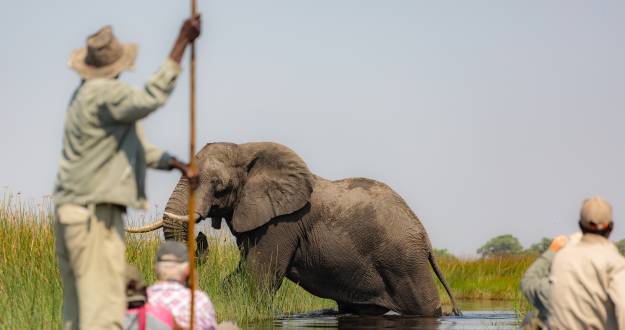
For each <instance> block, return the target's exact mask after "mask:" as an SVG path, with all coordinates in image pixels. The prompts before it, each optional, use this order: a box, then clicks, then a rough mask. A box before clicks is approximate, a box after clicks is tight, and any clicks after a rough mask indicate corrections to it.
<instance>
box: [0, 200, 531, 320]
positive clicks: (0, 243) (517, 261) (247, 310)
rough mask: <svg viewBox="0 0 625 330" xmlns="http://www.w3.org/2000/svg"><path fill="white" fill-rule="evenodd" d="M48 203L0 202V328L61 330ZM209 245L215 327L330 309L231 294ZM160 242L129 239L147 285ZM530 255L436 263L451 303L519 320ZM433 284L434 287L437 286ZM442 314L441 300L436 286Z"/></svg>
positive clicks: (222, 246) (223, 237)
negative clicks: (506, 307) (486, 306)
mask: <svg viewBox="0 0 625 330" xmlns="http://www.w3.org/2000/svg"><path fill="white" fill-rule="evenodd" d="M50 210H51V205H50V204H49V203H45V202H44V203H41V204H32V205H30V204H26V203H16V202H12V201H11V200H10V199H7V198H5V199H4V201H3V202H0V238H1V239H0V328H3V329H5V328H10V329H17V328H21V329H26V328H28V329H41V328H60V327H61V303H62V289H61V283H60V277H59V274H58V267H57V262H56V258H55V253H54V233H53V221H52V215H51V212H50ZM222 232H223V233H222V234H220V235H217V236H215V237H210V239H209V253H208V255H207V256H206V258H205V259H204V260H203V262H202V263H201V264H200V265H199V267H198V274H199V284H200V288H201V289H202V290H205V291H207V292H208V294H209V296H210V297H211V299H212V301H213V303H214V305H215V309H216V312H217V315H218V317H219V319H220V320H236V321H237V322H239V323H240V324H243V325H244V324H246V323H248V322H255V321H258V320H270V319H272V318H274V317H276V316H280V315H292V314H295V313H302V312H308V311H316V310H320V309H328V308H330V309H336V304H335V303H334V302H333V301H331V300H327V299H321V298H318V297H315V296H313V295H311V294H309V293H307V292H306V291H304V290H303V289H301V288H300V287H298V286H297V285H295V284H294V283H291V282H290V281H288V280H285V281H284V283H283V285H282V287H281V288H280V290H279V291H278V293H277V295H276V296H275V297H273V298H272V297H271V296H270V295H269V294H268V292H266V291H265V290H264V289H262V288H261V287H259V286H257V285H256V284H255V283H254V281H252V280H250V279H249V278H247V277H246V276H240V277H236V278H233V279H232V281H231V284H230V288H229V290H224V289H223V288H222V285H221V284H222V281H223V279H224V278H225V277H226V276H227V275H228V274H230V273H231V272H232V271H233V270H234V269H235V267H236V265H237V263H238V260H239V255H238V251H237V249H236V246H235V245H234V244H233V243H232V241H231V239H230V236H229V234H227V233H226V232H225V231H222ZM159 242H160V237H159V236H158V235H156V234H150V235H139V236H128V237H127V239H126V244H127V257H128V260H129V262H130V263H133V264H136V265H137V266H138V267H139V269H140V270H141V272H142V273H143V275H144V276H145V279H146V281H147V282H148V283H152V282H153V281H154V279H155V276H154V272H153V270H152V266H153V258H154V255H155V252H156V249H157V247H158V244H159ZM533 258H534V257H533V256H527V255H526V256H499V257H493V258H480V259H462V258H456V257H454V256H451V255H446V256H439V258H438V260H439V264H440V266H441V269H442V271H443V273H444V274H445V276H446V278H447V281H448V282H449V284H450V285H451V287H452V290H453V292H454V293H455V295H456V297H457V298H460V299H498V300H507V301H512V302H513V305H514V306H515V308H516V309H517V310H518V311H519V312H521V313H523V312H524V311H525V310H527V305H526V304H525V302H524V299H523V298H522V297H521V295H520V293H519V291H518V285H519V280H520V277H521V276H522V274H523V272H524V271H525V269H526V268H527V267H528V266H529V265H530V264H531V262H532V261H533ZM436 282H437V283H438V281H436ZM439 290H440V293H441V298H442V300H443V303H444V310H445V311H449V310H450V308H449V306H450V305H449V301H448V298H447V294H446V293H445V292H444V291H443V289H442V286H440V285H439Z"/></svg>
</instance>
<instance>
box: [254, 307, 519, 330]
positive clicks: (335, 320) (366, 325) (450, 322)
mask: <svg viewBox="0 0 625 330" xmlns="http://www.w3.org/2000/svg"><path fill="white" fill-rule="evenodd" d="M460 308H461V309H462V312H463V314H464V315H463V316H443V317H440V318H420V317H411V316H401V315H383V316H353V315H338V314H336V312H335V311H318V312H311V313H306V314H300V315H294V316H290V317H287V318H281V319H278V320H275V321H273V322H272V323H266V324H254V325H250V326H249V327H245V328H249V329H415V330H416V329H423V330H434V329H450V330H451V329H485V330H487V329H517V328H518V326H519V325H518V323H517V318H516V314H515V313H514V310H513V309H512V305H511V303H510V302H496V301H463V302H461V303H460Z"/></svg>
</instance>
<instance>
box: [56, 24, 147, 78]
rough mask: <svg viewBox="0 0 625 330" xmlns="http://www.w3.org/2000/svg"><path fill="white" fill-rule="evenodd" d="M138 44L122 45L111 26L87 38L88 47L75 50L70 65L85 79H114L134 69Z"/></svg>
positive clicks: (70, 58)
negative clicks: (123, 72)
mask: <svg viewBox="0 0 625 330" xmlns="http://www.w3.org/2000/svg"><path fill="white" fill-rule="evenodd" d="M137 49H138V47H137V44H132V43H131V44H121V43H120V42H119V41H118V40H117V38H115V35H114V34H113V29H112V28H111V27H110V26H105V27H103V28H101V29H100V30H99V31H98V32H96V33H94V34H92V35H90V36H89V37H88V38H87V47H85V48H79V49H75V50H74V51H73V52H72V55H71V56H70V57H69V61H68V65H69V67H70V68H72V69H74V70H76V72H78V74H79V75H80V77H82V78H83V79H85V80H87V79H95V78H113V77H116V76H117V75H119V74H120V73H121V72H122V71H124V70H129V69H132V67H133V65H134V63H135V58H136V57H137Z"/></svg>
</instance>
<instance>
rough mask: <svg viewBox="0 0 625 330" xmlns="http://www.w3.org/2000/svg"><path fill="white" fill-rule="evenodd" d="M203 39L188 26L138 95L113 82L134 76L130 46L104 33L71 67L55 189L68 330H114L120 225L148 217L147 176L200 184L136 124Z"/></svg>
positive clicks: (195, 26) (119, 301)
mask: <svg viewBox="0 0 625 330" xmlns="http://www.w3.org/2000/svg"><path fill="white" fill-rule="evenodd" d="M199 35H200V17H199V16H197V17H194V18H191V19H188V20H186V21H185V22H184V23H183V25H182V28H181V29H180V33H179V35H178V38H177V39H176V42H175V43H174V46H173V48H172V50H171V53H170V54H169V57H168V58H167V59H166V60H165V63H164V64H163V65H162V66H161V68H160V69H159V70H158V71H157V72H156V73H155V74H154V75H153V76H152V77H151V78H150V79H149V80H148V82H147V83H146V84H145V87H144V88H143V89H136V88H133V87H131V86H129V85H127V84H125V83H123V82H121V81H120V80H118V79H117V78H118V77H119V75H120V74H121V72H123V71H124V70H126V69H129V68H131V67H132V66H133V64H134V60H135V56H136V54H137V45H136V44H121V43H120V42H119V41H118V40H117V39H116V38H115V36H114V35H113V32H112V29H111V27H110V26H106V27H104V28H102V29H100V30H99V31H98V32H96V33H95V34H93V35H91V36H89V37H88V38H87V45H86V48H82V49H77V50H75V51H74V52H73V53H72V55H71V57H70V59H69V65H70V67H71V68H72V69H74V70H76V72H78V74H79V75H80V77H81V78H82V82H81V84H80V86H78V88H77V89H76V91H75V92H74V94H73V96H72V99H71V102H70V104H69V109H68V111H67V113H66V116H65V129H64V136H63V150H62V154H61V160H60V166H59V171H58V175H57V180H56V185H55V188H54V195H53V196H54V201H55V204H56V212H55V216H56V221H55V240H56V253H57V257H58V261H59V268H60V272H61V278H62V282H63V326H64V328H65V329H121V328H122V325H123V319H124V312H125V309H126V301H125V300H126V298H125V292H124V289H125V283H124V269H125V264H126V261H125V248H124V240H123V239H124V224H123V219H122V215H123V214H124V213H125V211H126V207H133V208H145V206H146V199H145V171H146V167H150V168H155V169H160V170H171V169H178V170H180V171H181V172H182V174H183V175H184V176H186V177H187V178H189V180H190V182H191V185H192V186H193V185H195V184H197V174H195V173H190V172H189V167H188V166H187V164H184V163H182V162H180V161H178V160H176V159H175V158H174V157H172V156H170V155H169V154H168V153H166V152H163V151H161V150H159V149H157V148H155V147H154V146H152V145H150V144H149V143H148V142H147V141H146V139H145V137H144V134H143V129H142V127H141V125H140V123H139V120H141V119H143V118H145V117H146V116H148V115H149V114H150V113H152V112H154V111H155V110H156V109H158V108H159V107H161V106H162V105H163V104H164V103H165V101H166V100H167V98H168V97H169V95H170V94H171V92H172V91H173V89H174V86H175V83H176V78H177V77H178V74H179V73H180V60H181V59H182V56H183V54H184V51H185V48H186V46H187V45H188V44H190V43H191V42H193V40H195V39H196V38H197V37H198V36H199Z"/></svg>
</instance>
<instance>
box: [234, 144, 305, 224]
mask: <svg viewBox="0 0 625 330" xmlns="http://www.w3.org/2000/svg"><path fill="white" fill-rule="evenodd" d="M255 149H256V148H255ZM246 165H247V173H248V174H247V180H246V182H245V184H244V185H243V189H242V191H241V193H240V195H239V202H238V204H237V206H236V208H235V209H234V215H233V218H232V224H233V227H234V230H235V231H237V232H246V231H250V230H253V229H256V228H258V227H260V226H262V225H264V224H266V223H267V222H269V221H270V220H271V219H273V218H275V217H277V216H280V215H285V214H290V213H293V212H295V211H297V210H299V209H301V208H302V207H304V206H305V205H306V203H308V201H309V199H310V195H311V193H312V174H311V173H310V171H309V170H308V167H307V166H306V164H305V163H304V161H303V160H302V159H301V158H300V157H299V156H298V155H297V154H295V152H293V151H291V150H290V149H288V148H286V147H284V146H282V145H278V144H272V143H266V144H262V147H261V148H259V149H257V151H256V152H254V153H253V156H252V157H251V158H250V160H249V161H248V162H247V164H246Z"/></svg>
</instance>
